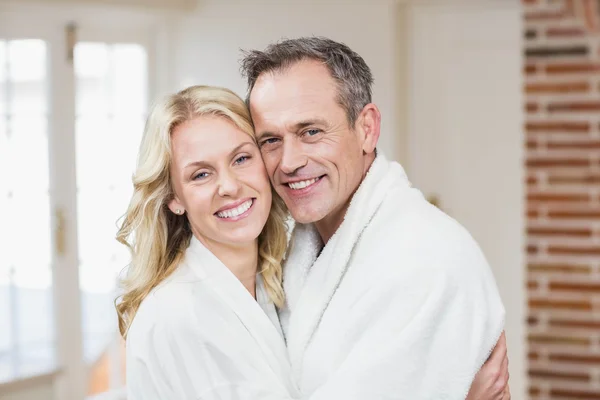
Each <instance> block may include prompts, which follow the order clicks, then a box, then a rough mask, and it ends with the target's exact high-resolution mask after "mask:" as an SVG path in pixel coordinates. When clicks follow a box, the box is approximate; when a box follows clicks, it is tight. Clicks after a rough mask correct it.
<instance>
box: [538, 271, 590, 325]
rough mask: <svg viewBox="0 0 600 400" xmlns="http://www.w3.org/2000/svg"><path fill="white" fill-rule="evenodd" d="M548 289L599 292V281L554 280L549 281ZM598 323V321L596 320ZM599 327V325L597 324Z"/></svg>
mask: <svg viewBox="0 0 600 400" xmlns="http://www.w3.org/2000/svg"><path fill="white" fill-rule="evenodd" d="M548 287H549V288H550V290H552V291H557V292H578V293H584V292H589V293H600V282H595V283H594V282H582V283H575V282H555V281H552V282H550V283H549V286H548ZM598 324H600V321H598ZM599 327H600V326H599Z"/></svg>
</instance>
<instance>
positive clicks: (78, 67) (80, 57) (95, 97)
mask: <svg viewBox="0 0 600 400" xmlns="http://www.w3.org/2000/svg"><path fill="white" fill-rule="evenodd" d="M109 73H110V71H109V46H108V45H107V44H105V43H78V44H77V46H76V47H75V74H76V76H77V87H76V96H77V105H76V112H77V115H87V116H90V115H92V114H97V115H100V116H102V117H106V115H107V113H108V112H109V109H108V106H109V99H108V95H109V93H110V87H109V83H110V76H109Z"/></svg>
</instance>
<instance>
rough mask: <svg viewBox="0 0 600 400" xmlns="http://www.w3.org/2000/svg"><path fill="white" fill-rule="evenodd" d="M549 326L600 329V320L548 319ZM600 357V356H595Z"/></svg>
mask: <svg viewBox="0 0 600 400" xmlns="http://www.w3.org/2000/svg"><path fill="white" fill-rule="evenodd" d="M549 324H550V326H551V327H556V328H575V329H590V330H592V331H598V330H600V321H576V320H571V319H558V318H555V319H552V318H551V319H550V322H549ZM595 359H600V356H598V357H595Z"/></svg>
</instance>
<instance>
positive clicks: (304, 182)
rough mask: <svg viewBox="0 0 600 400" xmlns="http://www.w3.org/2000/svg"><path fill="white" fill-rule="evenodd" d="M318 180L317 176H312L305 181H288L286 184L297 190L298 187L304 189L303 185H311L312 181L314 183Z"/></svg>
mask: <svg viewBox="0 0 600 400" xmlns="http://www.w3.org/2000/svg"><path fill="white" fill-rule="evenodd" d="M318 180H319V178H314V179H309V180H307V181H300V182H290V183H288V186H289V187H290V188H292V189H294V190H299V189H304V188H305V187H307V186H310V185H312V184H313V183H315V182H316V181H318Z"/></svg>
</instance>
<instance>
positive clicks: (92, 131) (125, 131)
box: [75, 43, 147, 394]
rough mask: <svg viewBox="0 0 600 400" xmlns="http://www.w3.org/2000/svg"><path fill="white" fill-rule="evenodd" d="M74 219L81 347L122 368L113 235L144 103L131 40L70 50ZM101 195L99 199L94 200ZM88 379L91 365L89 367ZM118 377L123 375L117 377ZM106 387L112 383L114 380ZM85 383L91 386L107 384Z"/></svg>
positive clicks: (122, 252) (140, 68) (120, 262)
mask: <svg viewBox="0 0 600 400" xmlns="http://www.w3.org/2000/svg"><path fill="white" fill-rule="evenodd" d="M75 70H76V85H77V89H76V93H77V98H76V103H77V105H76V107H77V121H76V131H75V132H76V149H77V154H76V158H77V204H78V208H77V213H78V216H77V220H78V224H79V225H78V235H79V237H78V243H79V259H80V265H79V279H80V280H79V283H80V288H81V291H82V299H83V302H82V323H83V333H84V352H85V356H86V358H87V359H89V360H96V359H98V358H99V356H100V355H102V354H104V355H105V357H106V358H104V357H103V358H102V359H103V360H106V362H107V368H108V369H109V370H112V372H111V373H110V374H111V376H119V375H121V374H120V373H119V372H118V371H120V370H121V369H122V367H121V363H122V360H121V357H120V355H119V352H118V351H117V352H116V353H115V352H111V350H110V349H115V348H117V349H118V348H120V347H119V343H118V342H119V340H118V335H117V329H118V327H117V316H116V312H115V309H114V299H115V297H116V296H117V291H116V290H117V282H118V276H119V273H120V272H121V271H122V270H123V268H125V266H126V265H127V263H128V262H129V259H130V256H129V252H128V250H127V248H126V247H125V246H123V245H121V244H120V243H118V242H117V241H116V240H115V236H116V234H117V229H118V228H117V222H118V220H119V219H120V217H121V216H122V215H123V213H124V212H125V211H126V209H127V206H128V203H129V199H130V196H131V193H132V183H131V177H132V174H133V172H134V168H135V163H136V157H137V149H138V147H139V142H140V139H141V137H142V133H143V129H144V122H145V113H146V104H147V56H146V52H145V50H144V48H143V47H141V46H139V45H132V44H112V45H108V44H104V43H79V44H78V45H77V47H76V49H75ZM100 199H101V200H100ZM90 376H91V379H94V376H95V373H94V371H92V372H91V374H90ZM121 384H122V382H121ZM108 386H111V387H110V388H111V389H115V388H117V387H119V386H120V384H119V383H118V382H113V381H111V382H110V384H108ZM108 386H107V384H106V382H104V383H99V382H96V381H94V382H91V383H90V387H93V389H90V391H91V393H90V394H92V393H97V392H101V391H104V390H108V389H109V387H108Z"/></svg>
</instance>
